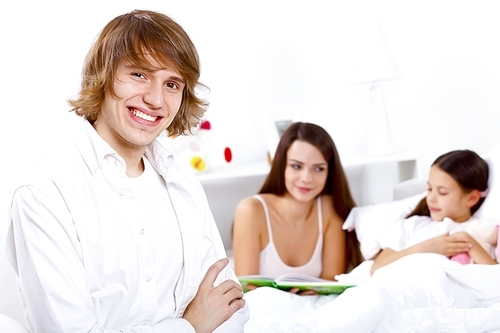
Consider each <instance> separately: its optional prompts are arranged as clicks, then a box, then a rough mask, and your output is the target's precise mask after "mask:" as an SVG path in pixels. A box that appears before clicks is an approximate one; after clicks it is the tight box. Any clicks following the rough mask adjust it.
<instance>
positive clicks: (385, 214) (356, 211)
mask: <svg viewBox="0 0 500 333" xmlns="http://www.w3.org/2000/svg"><path fill="white" fill-rule="evenodd" d="M426 194H427V191H425V192H422V193H420V194H416V195H413V196H410V197H407V198H404V199H401V200H396V201H390V202H383V203H378V204H373V205H368V206H360V207H354V208H353V209H352V210H351V212H350V213H349V215H348V216H347V219H346V220H345V222H344V224H343V226H342V228H343V229H344V230H353V229H354V230H356V236H357V238H358V241H359V243H360V248H361V254H362V255H363V257H364V258H365V259H372V258H373V256H375V255H376V254H377V253H378V252H379V250H380V248H379V246H378V244H377V241H376V240H377V238H378V237H379V236H380V234H381V233H383V232H385V230H388V228H389V227H390V226H391V225H392V224H393V223H395V222H397V221H400V220H401V219H404V218H405V217H406V215H408V214H409V213H411V211H412V210H413V209H414V208H415V207H416V206H417V204H418V203H419V201H420V200H421V199H422V198H423V197H425V195H426Z"/></svg>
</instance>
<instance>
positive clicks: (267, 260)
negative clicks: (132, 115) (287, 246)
mask: <svg viewBox="0 0 500 333" xmlns="http://www.w3.org/2000/svg"><path fill="white" fill-rule="evenodd" d="M254 197H255V198H257V199H258V200H259V201H260V202H261V203H262V207H264V213H265V215H266V223H267V233H268V235H269V243H268V244H267V245H266V247H264V249H263V250H262V251H261V252H260V267H259V274H261V275H266V276H269V277H271V278H273V279H276V278H277V277H279V276H280V275H282V274H286V273H294V274H304V275H309V276H314V277H319V276H320V275H321V271H322V257H323V254H322V251H323V217H322V214H321V198H320V197H318V199H317V200H316V201H317V205H318V228H319V235H318V241H317V242H316V247H315V249H314V252H313V254H312V257H311V259H310V260H309V261H308V262H307V263H305V264H304V265H302V266H288V265H287V264H285V263H284V262H283V261H282V260H281V258H280V256H279V253H278V251H277V250H276V246H275V245H274V242H273V232H272V230H271V229H272V228H271V220H270V218H269V210H268V209H267V205H266V202H265V201H264V199H263V198H262V197H261V196H259V195H254ZM297 245H299V246H300V244H297Z"/></svg>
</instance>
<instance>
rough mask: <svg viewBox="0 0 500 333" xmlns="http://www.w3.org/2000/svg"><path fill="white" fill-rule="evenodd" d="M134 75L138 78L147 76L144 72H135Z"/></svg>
mask: <svg viewBox="0 0 500 333" xmlns="http://www.w3.org/2000/svg"><path fill="white" fill-rule="evenodd" d="M132 75H133V76H136V77H138V78H144V77H145V76H144V74H142V73H133V74H132Z"/></svg>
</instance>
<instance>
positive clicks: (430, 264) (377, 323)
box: [245, 253, 500, 333]
mask: <svg viewBox="0 0 500 333" xmlns="http://www.w3.org/2000/svg"><path fill="white" fill-rule="evenodd" d="M371 263H372V262H371V261H366V262H364V263H362V264H361V265H360V266H358V267H357V268H356V269H355V270H353V272H352V273H350V274H344V275H341V276H339V277H338V280H341V281H353V280H356V281H358V283H359V284H358V286H356V287H354V288H349V289H347V290H346V291H345V292H344V293H342V294H341V295H338V296H337V295H329V296H298V295H293V294H290V293H286V292H281V291H278V290H275V289H272V288H259V289H257V290H254V291H251V292H249V293H247V294H246V295H245V299H246V300H247V302H248V304H249V307H250V320H249V321H248V323H247V325H246V326H245V333H264V332H265V333H327V332H328V333H331V332H419V333H421V332H500V265H461V264H459V263H456V262H454V261H450V260H448V259H447V258H446V257H444V256H441V255H437V254H432V253H420V254H413V255H410V256H406V257H404V258H402V259H400V260H398V261H396V262H394V263H392V264H390V265H387V266H385V267H382V268H381V269H379V270H378V271H377V272H376V273H375V274H374V275H373V276H371V277H370V276H369V268H370V266H371Z"/></svg>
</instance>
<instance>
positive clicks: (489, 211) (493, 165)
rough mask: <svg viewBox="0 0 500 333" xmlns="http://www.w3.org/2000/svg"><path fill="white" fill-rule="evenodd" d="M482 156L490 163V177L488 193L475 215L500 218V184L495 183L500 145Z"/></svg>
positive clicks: (499, 160)
mask: <svg viewBox="0 0 500 333" xmlns="http://www.w3.org/2000/svg"><path fill="white" fill-rule="evenodd" d="M482 157H483V158H484V159H485V160H486V162H487V163H488V166H489V167H490V177H489V179H488V195H487V196H486V199H485V200H484V202H483V204H482V205H481V207H479V209H478V210H477V212H476V213H474V216H476V217H478V218H483V217H484V218H500V190H499V189H498V187H500V185H495V182H496V181H497V179H496V173H497V172H498V171H497V172H495V171H496V170H495V169H498V168H500V146H497V147H495V148H493V149H492V150H490V151H489V152H487V153H486V154H484V155H482Z"/></svg>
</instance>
